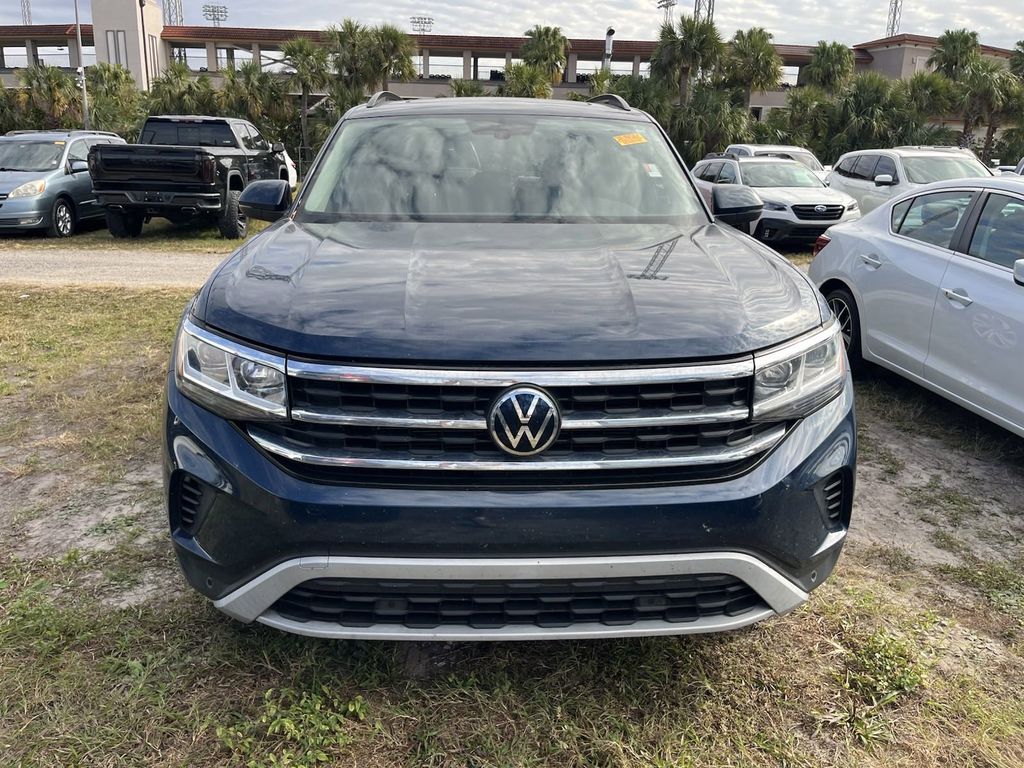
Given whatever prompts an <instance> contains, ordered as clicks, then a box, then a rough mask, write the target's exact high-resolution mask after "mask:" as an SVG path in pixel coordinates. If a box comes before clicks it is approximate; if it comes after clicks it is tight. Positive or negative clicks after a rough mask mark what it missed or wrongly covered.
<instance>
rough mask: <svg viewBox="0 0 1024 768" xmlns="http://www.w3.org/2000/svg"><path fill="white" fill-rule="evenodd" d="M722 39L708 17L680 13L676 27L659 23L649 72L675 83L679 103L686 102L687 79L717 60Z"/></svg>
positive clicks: (688, 81) (712, 65)
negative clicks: (676, 84)
mask: <svg viewBox="0 0 1024 768" xmlns="http://www.w3.org/2000/svg"><path fill="white" fill-rule="evenodd" d="M721 54H722V38H721V36H720V35H719V34H718V29H717V28H716V27H715V23H714V22H713V21H711V20H710V19H695V18H694V17H692V16H681V17H680V18H679V26H678V28H677V27H673V26H672V25H671V24H662V25H661V33H660V34H659V36H658V44H657V46H655V48H654V54H653V55H652V56H651V74H652V75H653V76H655V77H661V78H663V79H666V80H670V81H673V82H678V83H679V104H680V105H681V106H685V105H686V104H688V103H689V101H690V80H691V78H693V77H695V76H696V75H697V74H699V73H700V72H701V71H702V70H709V69H711V68H712V67H714V65H715V64H717V63H718V59H719V57H720V56H721Z"/></svg>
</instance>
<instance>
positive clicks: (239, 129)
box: [234, 123, 256, 150]
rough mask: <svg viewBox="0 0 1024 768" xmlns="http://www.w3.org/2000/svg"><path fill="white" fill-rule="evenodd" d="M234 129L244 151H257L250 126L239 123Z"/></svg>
mask: <svg viewBox="0 0 1024 768" xmlns="http://www.w3.org/2000/svg"><path fill="white" fill-rule="evenodd" d="M234 128H235V133H236V134H237V135H238V141H239V143H240V144H241V145H242V149H249V150H255V149H256V147H255V146H254V145H253V140H252V134H251V133H249V128H248V126H247V125H245V123H237V124H236V125H235V126H234Z"/></svg>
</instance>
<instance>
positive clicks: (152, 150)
mask: <svg viewBox="0 0 1024 768" xmlns="http://www.w3.org/2000/svg"><path fill="white" fill-rule="evenodd" d="M215 171H216V158H215V157H214V156H213V155H212V154H211V153H209V152H205V151H203V150H201V149H197V148H195V147H168V146H158V145H149V144H97V145H96V146H95V147H93V148H92V150H91V151H90V153H89V173H90V175H91V176H92V180H93V186H94V187H95V188H96V189H97V190H103V189H113V188H120V189H145V188H149V187H154V186H155V187H158V188H160V189H182V190H183V189H185V188H190V189H196V190H197V191H198V189H199V188H211V187H212V186H213V184H214V174H215Z"/></svg>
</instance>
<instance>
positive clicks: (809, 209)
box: [793, 205, 844, 221]
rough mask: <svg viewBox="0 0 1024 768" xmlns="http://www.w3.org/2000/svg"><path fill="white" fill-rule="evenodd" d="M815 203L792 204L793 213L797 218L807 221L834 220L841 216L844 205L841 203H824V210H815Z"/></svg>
mask: <svg viewBox="0 0 1024 768" xmlns="http://www.w3.org/2000/svg"><path fill="white" fill-rule="evenodd" d="M817 207H818V206H817V205H794V206H793V213H794V214H795V215H796V217H797V218H798V219H805V220H808V221H836V220H837V219H840V218H842V216H843V210H844V207H843V206H841V205H826V206H825V210H824V211H816V210H814V209H815V208H817Z"/></svg>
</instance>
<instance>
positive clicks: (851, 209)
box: [846, 200, 860, 211]
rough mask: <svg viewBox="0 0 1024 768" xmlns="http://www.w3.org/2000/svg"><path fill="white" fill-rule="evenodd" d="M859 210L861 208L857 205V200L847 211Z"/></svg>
mask: <svg viewBox="0 0 1024 768" xmlns="http://www.w3.org/2000/svg"><path fill="white" fill-rule="evenodd" d="M858 208H860V206H859V205H858V204H857V201H856V200H854V201H853V202H852V203H850V204H849V205H848V206H846V210H848V211H856V210H857V209H858Z"/></svg>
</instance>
